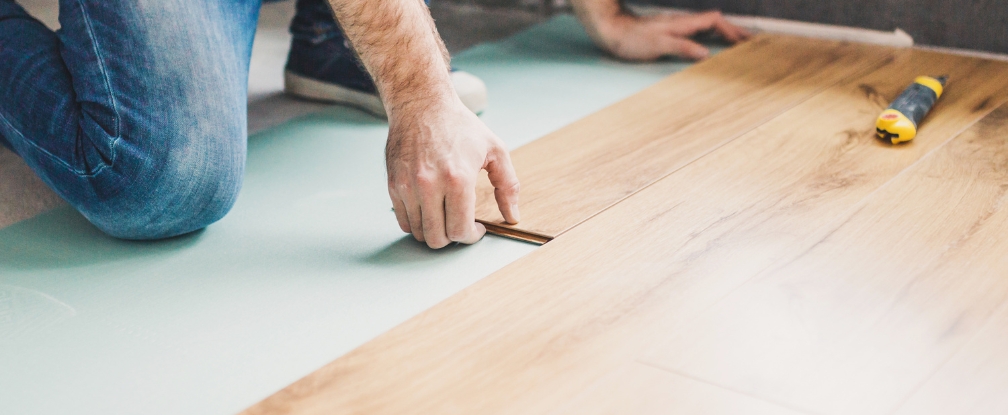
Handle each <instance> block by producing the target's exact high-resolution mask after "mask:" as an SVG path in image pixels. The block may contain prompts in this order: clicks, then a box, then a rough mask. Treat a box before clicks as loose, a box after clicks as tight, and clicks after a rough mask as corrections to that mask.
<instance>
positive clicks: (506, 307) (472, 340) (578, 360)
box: [246, 50, 1008, 414]
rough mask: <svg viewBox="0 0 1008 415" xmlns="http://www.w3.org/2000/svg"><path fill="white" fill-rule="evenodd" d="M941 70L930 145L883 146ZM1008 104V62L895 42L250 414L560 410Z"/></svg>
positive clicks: (922, 136) (925, 140)
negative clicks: (877, 58)
mask: <svg viewBox="0 0 1008 415" xmlns="http://www.w3.org/2000/svg"><path fill="white" fill-rule="evenodd" d="M932 72H946V73H949V74H950V75H951V76H952V79H954V80H956V83H955V84H950V86H949V88H948V90H947V92H946V95H944V96H943V97H942V100H941V101H939V104H938V105H937V106H936V108H935V110H934V111H933V112H932V114H931V115H930V116H929V118H928V120H927V122H926V123H925V124H923V125H922V128H921V130H920V133H919V135H918V137H917V138H916V139H915V140H914V142H913V143H912V144H910V145H905V146H899V147H892V146H889V145H882V144H881V143H879V142H878V141H876V140H875V139H874V119H875V117H876V116H877V115H878V113H879V112H880V111H881V110H882V109H883V108H884V107H885V106H886V105H888V102H889V100H891V99H892V98H893V97H895V96H896V95H897V94H898V93H899V92H900V91H901V90H902V89H903V88H904V87H905V86H906V84H907V83H908V82H910V80H912V79H913V78H914V77H915V76H917V75H919V74H921V73H932ZM1006 98H1008V67H1006V65H1004V64H999V63H994V62H989V61H983V60H977V59H969V58H961V57H951V56H947V55H942V54H936V53H930V52H922V51H916V50H902V51H897V52H895V58H894V59H893V61H892V62H889V63H888V64H886V65H884V66H882V67H880V68H879V69H877V70H875V71H873V72H871V73H869V74H866V75H863V76H860V77H856V78H853V79H850V80H848V81H845V82H842V83H840V84H838V85H835V86H833V87H830V88H828V89H827V90H825V91H823V92H821V93H820V94H817V95H816V96H814V97H812V98H811V99H808V100H806V101H804V102H802V103H800V104H799V105H797V106H795V107H794V108H792V109H790V110H788V111H786V112H785V113H784V114H782V115H780V116H778V117H776V118H774V119H772V120H770V121H769V122H767V123H765V124H763V125H761V126H760V127H758V128H757V129H755V130H753V131H750V132H749V133H746V134H744V135H743V136H742V137H739V138H738V139H736V140H733V141H731V142H729V143H727V144H726V145H724V146H722V147H720V148H718V149H717V150H715V151H713V152H711V153H710V154H708V155H707V156H705V157H702V158H700V159H698V160H696V161H695V162H693V163H690V164H689V165H687V166H685V167H684V168H682V169H680V170H679V171H677V172H675V173H674V174H672V175H669V176H668V177H666V178H664V179H662V180H660V181H658V182H656V183H654V184H653V185H651V186H648V187H646V188H644V189H643V190H642V191H640V192H639V193H637V194H635V195H634V196H633V197H632V198H630V199H628V200H625V201H623V202H621V203H618V204H616V205H614V206H612V207H611V208H609V209H607V210H605V211H603V212H601V213H600V214H598V215H597V216H594V217H593V218H591V219H590V220H587V221H586V222H584V223H583V224H581V225H579V226H576V227H574V228H573V229H571V230H570V231H567V232H565V233H564V234H563V235H561V236H559V237H558V238H556V239H555V240H553V241H552V242H550V243H548V244H546V245H545V246H544V247H542V248H540V249H539V250H537V251H536V252H533V253H532V254H530V255H528V256H526V257H524V258H522V259H521V260H519V261H516V262H515V263H512V264H511V265H509V266H507V267H505V268H504V269H502V270H501V271H499V272H497V273H495V274H493V275H491V276H490V277H487V278H485V279H483V280H481V281H480V282H478V283H477V284H475V285H473V286H471V287H469V288H468V289H466V290H464V291H463V292H461V293H459V294H458V295H455V296H453V297H451V298H449V299H448V300H446V301H445V302H442V303H441V304H439V305H437V306H436V307H434V308H432V309H430V310H428V311H426V312H424V313H422V314H421V315H419V316H417V317H415V318H413V319H411V320H409V321H408V322H406V323H404V324H403V325H400V326H399V327H397V328H395V329H393V330H391V331H389V332H387V333H385V334H383V335H381V336H379V337H378V338H376V339H375V340H373V341H371V342H369V343H368V344H365V345H364V346H362V347H360V348H358V349H356V350H354V351H353V352H351V353H349V354H347V355H346V356H343V357H341V358H339V359H337V360H335V361H334V362H332V363H330V364H329V365H327V366H325V367H323V368H321V369H319V370H318V371H316V372H314V373H313V374H311V375H308V376H307V377H305V378H303V379H301V380H300V381H298V382H296V383H294V384H293V385H291V386H289V387H288V388H285V389H284V390H282V391H280V392H278V393H277V394H275V395H274V396H272V397H270V398H268V399H266V400H264V401H263V402H260V403H259V404H257V405H255V406H253V407H252V408H250V409H249V410H248V411H246V414H314V413H320V414H321V413H368V414H383V413H389V414H394V413H481V414H494V413H522V414H537V413H549V412H550V411H553V410H556V409H557V408H559V407H561V406H562V405H564V404H566V403H568V402H570V401H571V399H573V398H574V397H576V396H577V395H578V394H579V393H581V392H582V391H584V390H585V388H587V387H589V386H590V384H591V383H592V382H593V381H594V380H595V379H599V378H600V377H602V376H604V375H606V374H607V373H610V372H611V371H613V370H616V369H617V368H618V367H619V366H620V365H624V364H626V363H628V362H630V361H633V360H634V359H636V358H637V357H638V356H640V355H641V353H642V352H644V351H645V350H647V349H648V348H650V347H653V345H654V344H655V342H656V341H657V340H663V339H666V340H667V336H668V335H669V333H675V332H677V330H678V328H679V327H687V326H688V323H689V322H690V321H692V320H693V319H694V318H696V317H697V316H699V315H700V314H701V313H702V312H703V311H704V310H707V309H709V308H710V307H711V306H712V305H714V304H716V303H717V302H718V301H719V300H720V299H722V298H724V297H725V296H727V295H730V294H731V293H732V292H733V291H734V290H736V289H738V288H739V287H740V286H741V285H742V284H744V283H745V282H746V281H748V280H749V279H750V278H752V277H753V276H755V275H757V274H758V273H759V272H760V271H762V270H763V269H765V268H767V267H768V266H770V265H772V264H774V263H775V262H777V261H779V260H781V259H784V258H786V257H790V256H793V255H794V253H795V252H801V251H803V250H806V249H808V247H809V246H811V244H812V243H814V241H810V240H809V239H808V236H809V235H810V234H811V233H812V232H815V231H816V230H819V229H822V228H823V227H824V226H826V225H829V224H831V223H833V222H835V221H836V218H838V217H841V216H842V215H844V214H849V212H850V211H851V209H852V208H853V207H854V206H856V205H857V204H858V203H859V202H861V201H862V200H864V199H865V198H866V197H868V196H870V195H871V194H872V193H873V192H874V191H876V190H877V189H878V188H879V187H880V186H882V185H883V184H884V183H886V182H888V181H889V180H891V179H892V178H893V177H894V176H896V175H897V174H899V172H900V171H902V170H904V169H905V168H906V167H908V166H910V165H912V164H914V163H915V162H916V161H917V160H919V159H920V158H921V157H923V156H924V155H925V154H927V153H929V152H930V151H932V150H933V149H935V148H937V147H939V146H940V145H941V144H943V143H945V142H947V141H948V140H949V138H950V137H952V136H955V135H956V134H958V133H959V132H961V131H962V130H964V129H966V128H967V127H969V126H970V125H972V124H973V123H975V122H976V121H977V120H978V119H980V118H982V117H983V116H984V115H986V114H987V113H989V112H990V111H992V109H993V108H994V107H996V106H997V105H1000V103H1002V102H1004V101H1005V100H1006ZM663 336H666V337H663Z"/></svg>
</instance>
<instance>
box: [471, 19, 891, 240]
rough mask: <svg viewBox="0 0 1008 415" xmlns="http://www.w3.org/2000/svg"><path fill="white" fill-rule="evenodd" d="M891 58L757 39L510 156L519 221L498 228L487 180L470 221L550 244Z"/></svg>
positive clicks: (852, 47) (880, 52)
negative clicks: (518, 194) (517, 182)
mask: <svg viewBox="0 0 1008 415" xmlns="http://www.w3.org/2000/svg"><path fill="white" fill-rule="evenodd" d="M895 52H896V49H888V48H883V47H879V46H870V45H863V44H850V43H840V42H831V41H821V40H810V39H806V38H794V37H786V36H771V35H761V36H759V37H757V38H756V39H754V40H751V41H749V42H746V43H743V44H740V45H738V46H736V47H733V48H731V49H729V50H726V51H724V52H721V53H720V54H718V55H715V56H714V57H713V58H711V59H709V60H707V61H705V62H701V63H699V64H696V65H694V66H692V67H690V68H688V69H686V70H684V71H682V72H680V73H677V74H674V75H671V76H669V77H668V78H666V79H665V80H663V81H661V82H659V83H658V84H656V85H654V86H652V87H650V88H647V89H646V90H644V91H642V92H640V93H638V94H636V95H634V96H632V97H630V98H627V99H625V100H623V101H621V102H618V103H616V104H614V105H612V106H610V107H608V108H605V109H603V110H601V111H599V112H597V113H595V114H593V115H591V116H589V117H586V118H584V119H582V120H579V121H577V122H575V123H573V124H571V125H568V126H566V127H564V128H562V129H560V130H558V131H556V132H554V133H551V134H548V135H546V136H544V137H542V138H540V139H538V140H536V141H534V142H532V143H530V144H528V145H525V146H522V147H520V148H518V149H516V150H515V151H514V152H512V156H511V158H512V162H513V163H514V166H515V169H516V171H517V173H518V177H519V180H520V181H521V185H522V189H521V211H522V218H523V219H522V222H521V223H520V224H517V225H508V224H506V223H504V220H503V218H502V217H501V216H500V212H499V211H498V209H497V205H496V202H495V199H494V195H493V186H491V185H490V182H489V180H488V179H486V177H485V174H484V177H482V178H481V180H480V182H479V183H480V184H479V186H478V187H477V200H478V202H477V207H476V218H477V219H478V220H479V221H480V222H483V223H485V224H486V225H487V229H488V230H489V231H490V232H493V233H498V234H501V235H503V236H508V237H512V238H518V239H523V240H527V241H531V242H540V241H541V240H549V239H552V238H554V237H556V236H557V235H559V234H561V233H563V232H564V231H566V230H568V229H570V228H571V227H573V226H574V225H577V224H578V223H581V222H583V221H584V220H586V219H588V218H590V217H592V216H594V215H595V214H597V213H599V212H601V211H602V210H604V209H605V208H607V207H609V206H611V205H613V204H614V203H617V202H618V201H620V200H622V199H623V198H625V197H627V196H629V195H631V194H633V193H634V192H637V191H638V190H640V189H641V188H643V187H644V186H647V185H648V184H650V183H653V182H654V181H656V180H658V179H660V178H662V177H664V176H666V175H668V174H669V173H671V172H673V171H675V170H677V169H679V168H681V167H682V166H684V165H686V164H688V163H690V162H691V161H693V160H695V159H697V158H698V157H701V156H702V155H704V154H706V153H708V152H710V151H711V150H713V149H716V148H718V147H719V146H721V145H723V144H724V143H726V142H729V141H731V140H733V139H735V138H736V137H738V136H740V135H741V134H744V133H746V132H748V131H750V130H752V129H753V128H755V127H756V126H758V125H760V124H762V123H763V122H765V121H766V120H768V119H770V118H772V117H774V116H776V115H778V114H780V113H781V112H783V111H785V110H787V109H789V108H791V107H793V106H794V105H796V104H798V103H800V102H802V101H804V100H805V99H808V98H809V97H810V96H812V95H815V94H816V93H818V92H820V91H822V90H823V89H825V88H827V87H829V86H832V85H834V84H836V83H837V82H839V81H841V80H843V79H846V78H849V77H851V76H856V75H858V74H862V73H865V72H868V71H871V70H873V69H875V68H877V67H879V66H881V65H882V64H884V63H885V62H887V61H889V60H891V59H892V58H893V54H894V53H895ZM523 234H524V235H527V236H523Z"/></svg>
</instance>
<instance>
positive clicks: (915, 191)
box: [645, 106, 1008, 414]
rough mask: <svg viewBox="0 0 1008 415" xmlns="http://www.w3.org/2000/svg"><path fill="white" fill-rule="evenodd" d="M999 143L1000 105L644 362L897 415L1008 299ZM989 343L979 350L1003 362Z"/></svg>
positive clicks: (1005, 156)
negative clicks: (914, 393) (907, 401)
mask: <svg viewBox="0 0 1008 415" xmlns="http://www.w3.org/2000/svg"><path fill="white" fill-rule="evenodd" d="M1006 136H1008V106H1003V107H1001V108H1000V109H999V110H997V111H995V112H993V113H992V114H991V115H989V116H987V117H986V118H984V119H983V120H981V121H980V122H979V123H978V124H977V125H976V126H974V127H973V128H971V129H969V130H968V131H966V132H965V133H963V134H961V135H959V136H958V137H956V138H955V139H953V140H952V141H950V142H949V143H948V144H946V145H944V146H943V147H941V148H939V149H938V150H936V151H935V152H934V153H932V154H931V155H930V156H929V157H927V158H926V159H924V160H922V161H921V162H920V163H918V164H916V165H914V166H913V167H912V168H910V169H908V170H907V171H906V172H904V174H901V175H900V176H899V177H898V178H896V179H894V180H892V181H891V182H889V183H887V184H886V185H885V186H884V187H883V188H881V189H880V190H879V191H878V192H876V193H875V194H873V195H872V196H871V197H870V198H868V199H866V200H865V201H864V202H863V203H862V204H859V205H858V206H857V207H856V208H855V209H854V211H853V214H852V215H849V216H847V217H844V216H841V217H840V218H838V220H837V221H835V223H834V224H832V225H829V226H825V227H823V229H821V230H819V231H818V232H816V233H815V234H816V235H814V236H810V238H809V241H810V242H811V243H810V244H808V245H809V248H808V249H806V250H803V251H800V252H795V253H794V254H795V255H794V256H793V257H792V258H788V259H786V260H784V261H782V262H781V263H780V264H777V265H775V266H774V267H773V268H772V269H771V270H768V271H767V272H765V273H763V274H761V275H760V276H759V277H757V278H755V279H753V280H752V281H751V282H750V283H748V284H746V285H744V286H743V287H741V288H740V289H739V290H737V291H735V292H733V293H732V294H731V295H729V296H727V297H726V298H724V299H723V300H722V301H720V302H719V303H718V305H717V306H715V307H714V308H712V309H711V310H709V311H707V312H704V313H703V314H702V315H700V316H698V318H697V319H696V320H695V321H693V322H691V323H690V324H689V325H688V326H687V327H683V328H682V329H681V330H678V331H677V332H675V333H673V334H671V335H670V336H669V337H670V338H669V339H668V340H667V341H666V342H665V343H664V344H663V345H662V346H660V347H658V348H656V349H655V350H652V351H650V352H648V353H647V354H646V356H647V357H646V358H645V361H647V362H649V363H651V364H655V365H658V366H660V367H663V368H667V369H669V370H672V371H675V372H677V373H683V374H686V375H689V376H694V377H697V378H700V379H704V380H706V381H709V382H711V383H713V384H717V385H722V386H726V387H728V388H731V389H733V390H740V391H743V392H746V393H750V394H753V395H755V396H761V397H765V398H767V399H771V400H774V401H776V402H785V403H787V404H790V405H794V406H797V407H800V408H806V409H807V410H808V411H809V412H814V413H822V414H851V413H857V414H887V413H891V412H892V411H893V410H895V409H896V408H897V407H898V406H899V404H900V403H901V402H902V401H903V400H904V399H905V398H906V397H907V396H908V395H909V394H911V393H912V392H913V391H914V390H915V389H916V388H917V385H919V384H921V383H922V382H923V381H924V380H925V379H927V378H928V377H929V376H930V375H931V374H932V373H933V372H934V371H935V370H937V369H938V368H939V367H940V366H941V365H942V364H943V363H944V362H945V361H946V360H948V359H949V357H950V356H951V355H952V354H953V353H955V351H956V350H958V349H959V348H961V347H962V346H963V345H964V344H965V343H966V342H967V341H968V340H969V339H970V338H972V337H973V336H974V335H976V333H977V331H978V330H979V328H980V327H981V326H982V325H983V324H984V322H985V321H987V320H988V319H989V318H990V316H991V315H992V314H993V313H994V312H995V311H996V310H997V309H998V308H999V307H1002V306H1003V305H1005V304H1006V301H1008V279H1006V278H1004V276H1005V275H1008V256H1006V255H1005V252H1008V238H1004V235H1005V234H1006V233H1008V168H1006V167H1008V140H1005V137H1006ZM991 341H993V342H994V344H997V340H996V339H994V340H991ZM992 346H993V345H992V344H984V343H980V344H976V345H975V347H978V348H980V350H982V351H986V353H985V354H982V356H984V358H988V359H992V360H994V361H995V362H998V363H1000V364H1001V365H1002V366H1004V365H1006V364H1008V348H1005V347H1002V348H1001V349H1000V352H997V353H994V352H993V350H994V349H993V348H992ZM946 386H948V387H949V388H950V389H949V390H948V391H947V392H945V395H944V396H945V398H946V399H948V400H949V401H950V402H951V401H954V400H955V399H954V398H953V396H959V393H960V392H967V391H968V390H969V389H968V388H964V389H960V388H958V387H956V386H953V385H946ZM1004 386H1005V384H1004V383H1001V384H999V385H996V387H1004ZM1006 390H1008V389H1002V390H1001V391H1002V392H1003V391H1006ZM1006 402H1008V400H1005V399H1002V400H1001V401H1000V402H999V403H1001V404H1003V403H1006ZM956 408H957V409H955V410H950V411H947V412H944V413H962V412H961V411H960V410H958V408H959V407H958V406H957V407H956Z"/></svg>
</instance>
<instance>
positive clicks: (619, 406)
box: [552, 362, 803, 415]
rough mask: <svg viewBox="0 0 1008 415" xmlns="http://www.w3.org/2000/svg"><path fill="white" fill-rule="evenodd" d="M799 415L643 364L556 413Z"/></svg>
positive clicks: (603, 380)
mask: <svg viewBox="0 0 1008 415" xmlns="http://www.w3.org/2000/svg"><path fill="white" fill-rule="evenodd" d="M561 414H576V415H605V414H634V415H650V414H654V415H658V414H696V415H717V414H732V415H734V414H748V415H800V414H803V412H798V411H794V410H791V409H788V408H784V407H781V406H779V405H775V404H773V403H770V402H766V401H763V400H760V399H756V398H753V397H751V396H747V395H743V394H739V393H736V392H732V391H729V390H726V389H724V388H720V387H717V386H714V385H710V384H707V383H704V382H699V381H697V380H695V379H690V378H686V377H683V376H679V375H676V374H673V373H669V372H666V371H663V370H659V369H655V368H653V367H650V366H646V365H642V364H640V363H636V362H634V363H627V364H625V365H622V366H620V367H619V368H618V369H616V370H614V371H613V372H612V373H609V374H607V375H606V376H604V377H602V378H601V379H599V380H598V381H596V382H595V383H593V384H592V385H591V386H590V387H588V388H587V389H586V390H585V391H584V392H582V393H581V394H579V395H578V396H577V397H576V398H574V400H572V401H571V402H570V403H569V404H567V405H564V406H563V407H561V408H560V409H558V410H557V411H555V412H553V414H552V415H561Z"/></svg>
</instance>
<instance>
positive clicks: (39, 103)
mask: <svg viewBox="0 0 1008 415" xmlns="http://www.w3.org/2000/svg"><path fill="white" fill-rule="evenodd" d="M260 1H261V0H155V1H142V2H138V1H135V0H60V1H59V7H60V10H59V20H60V24H61V26H62V27H61V29H60V30H58V31H56V32H53V31H51V30H49V29H48V28H46V27H45V26H44V25H43V24H42V23H40V22H38V21H37V20H35V19H34V18H32V17H31V16H29V15H28V14H27V13H26V12H25V11H24V10H23V9H22V8H21V7H20V6H18V5H17V4H16V3H14V2H13V0H0V144H3V145H5V146H7V147H8V148H10V149H12V150H13V151H14V152H16V153H17V154H18V155H20V156H21V157H22V158H23V159H24V161H25V162H26V163H27V164H28V165H29V166H30V167H31V168H32V169H33V170H34V171H35V172H36V173H37V174H38V175H39V176H40V177H41V178H42V180H44V181H45V182H46V183H47V184H48V185H49V186H50V187H52V188H53V189H54V190H55V191H56V192H57V193H58V194H59V195H60V196H62V197H63V198H64V199H65V200H66V201H67V202H69V203H70V204H71V205H72V206H73V207H74V208H76V209H77V210H78V211H80V212H81V214H83V215H84V216H85V217H86V218H87V219H88V220H89V221H91V223H93V224H94V225H95V226H97V227H98V228H100V229H101V230H102V231H104V232H106V233H108V234H109V235H112V236H115V237H119V238H125V239H158V238H166V237H171V236H175V235H181V234H185V233H188V232H192V231H195V230H198V229H202V228H204V227H206V226H207V225H209V224H211V223H213V222H215V221H217V220H218V219H220V218H221V217H223V216H224V215H225V214H226V213H227V212H228V210H230V209H231V206H232V205H233V204H234V202H235V199H236V198H237V196H238V191H239V189H240V188H241V183H242V175H243V172H244V166H245V150H246V138H247V131H246V116H247V108H246V100H247V97H246V96H247V91H246V90H247V85H248V69H249V68H248V67H249V59H250V54H251V50H252V39H253V36H254V34H255V28H256V21H257V19H258V15H259V6H260ZM299 3H304V4H299V5H298V6H299V12H298V14H299V17H301V20H297V19H296V21H295V23H299V22H300V23H299V25H297V24H296V25H294V26H292V30H295V31H296V32H299V31H305V30H308V29H311V28H315V29H319V28H324V27H330V29H331V30H336V31H337V32H338V30H339V28H338V26H335V22H333V21H332V17H331V15H328V14H325V13H323V14H322V15H321V16H322V18H321V20H322V22H321V23H319V24H317V25H315V24H313V23H312V22H311V21H310V20H311V19H315V20H319V19H320V18H319V17H318V11H319V10H324V11H327V12H328V8H327V7H328V6H326V5H325V3H322V0H301V1H300V2H299ZM320 7H321V8H320ZM312 13H314V14H312ZM309 15H310V16H313V17H311V19H308V20H306V18H304V16H309ZM326 25H328V26H326ZM315 33H316V34H317V33H319V32H318V31H317V30H316V32H315Z"/></svg>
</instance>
